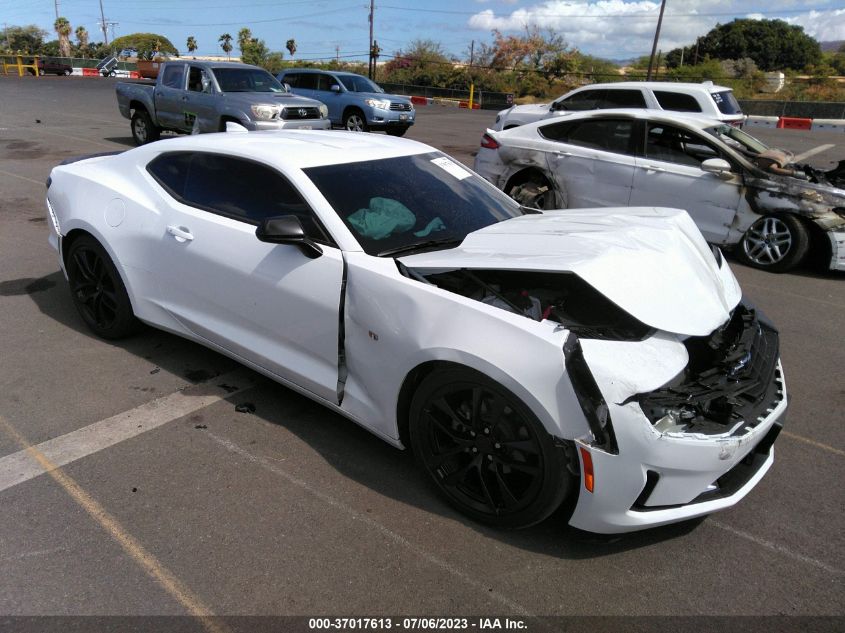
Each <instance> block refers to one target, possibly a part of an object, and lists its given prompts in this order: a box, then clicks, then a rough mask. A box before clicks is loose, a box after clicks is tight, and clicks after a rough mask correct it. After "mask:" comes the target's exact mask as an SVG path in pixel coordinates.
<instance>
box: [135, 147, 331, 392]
mask: <svg viewBox="0 0 845 633" xmlns="http://www.w3.org/2000/svg"><path fill="white" fill-rule="evenodd" d="M148 172H149V173H150V175H151V177H152V178H153V179H154V180H156V181H157V182H158V184H159V185H160V187H161V190H160V191H161V204H160V205H159V207H160V211H161V213H160V215H159V226H157V227H156V229H155V231H154V243H153V249H152V250H153V252H151V253H150V263H151V265H152V266H153V267H154V270H155V274H156V276H157V278H158V283H159V286H160V297H159V303H160V305H161V307H163V308H164V309H165V310H167V311H168V312H169V313H170V314H171V315H172V316H173V317H174V318H175V319H177V320H178V321H179V322H180V323H181V324H182V325H183V326H184V327H185V328H186V329H187V330H189V331H190V332H191V333H193V334H194V335H196V336H198V337H200V338H201V339H204V340H207V341H210V342H212V343H214V344H215V345H219V346H220V347H222V348H224V349H225V350H228V351H229V352H232V353H234V354H236V355H237V356H239V357H241V358H244V359H246V360H248V361H251V362H253V363H255V364H256V365H259V366H261V367H263V368H265V369H268V370H270V371H271V372H273V373H275V374H277V375H279V376H281V377H282V378H285V379H287V380H289V381H291V382H293V383H295V384H297V385H299V386H301V387H303V388H305V389H307V390H308V391H310V392H312V393H314V394H316V395H318V396H320V397H322V398H325V399H327V400H330V401H333V402H334V401H336V388H337V367H338V330H339V316H340V312H339V305H340V294H341V283H342V279H343V268H344V265H343V257H342V254H341V252H340V250H339V249H338V248H336V247H335V246H334V245H333V242H332V241H331V239H330V238H329V236H328V235H327V233H326V232H325V230H324V229H323V228H322V225H321V224H320V223H319V220H318V219H317V218H316V216H315V215H314V214H313V212H312V211H311V209H310V207H309V205H308V204H307V203H306V202H305V200H304V199H303V198H302V196H301V195H300V194H299V193H298V191H297V190H296V189H295V188H294V187H293V186H292V185H291V183H290V182H289V181H288V180H287V179H286V178H285V177H284V176H283V175H282V174H280V173H279V172H276V171H274V170H272V169H270V168H268V167H267V166H265V165H262V164H259V163H256V162H253V161H250V160H247V159H242V158H235V157H230V156H222V155H218V154H210V153H204V152H191V153H189V152H176V153H168V154H163V155H162V156H160V157H158V158H157V159H155V160H154V161H152V162H151V163H150V166H149V167H148ZM281 215H296V216H298V217H299V218H300V220H301V221H302V223H303V227H304V228H305V230H306V232H307V233H308V234H309V235H310V236H311V237H313V238H314V239H315V240H316V241H318V242H321V243H322V250H323V254H322V255H321V256H320V257H317V258H316V259H311V258H309V257H307V256H306V255H305V254H303V252H302V251H301V250H300V249H299V248H298V247H297V246H295V245H290V244H268V243H264V242H261V241H259V240H258V239H257V238H256V236H255V229H256V226H257V225H258V223H259V221H260V219H262V218H264V217H274V216H281Z"/></svg>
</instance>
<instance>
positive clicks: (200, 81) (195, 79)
mask: <svg viewBox="0 0 845 633" xmlns="http://www.w3.org/2000/svg"><path fill="white" fill-rule="evenodd" d="M188 90H190V91H191V92H208V93H210V92H211V79H210V78H209V76H208V73H207V72H205V71H204V70H203V69H202V68H197V67H196V66H191V69H190V71H189V72H188Z"/></svg>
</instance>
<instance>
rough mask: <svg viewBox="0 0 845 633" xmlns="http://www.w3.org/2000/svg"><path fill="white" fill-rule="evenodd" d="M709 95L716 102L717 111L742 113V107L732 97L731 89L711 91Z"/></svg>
mask: <svg viewBox="0 0 845 633" xmlns="http://www.w3.org/2000/svg"><path fill="white" fill-rule="evenodd" d="M710 96H711V97H713V101H715V102H716V105H717V106H718V107H719V112H721V113H722V114H742V108H741V107H740V105H739V101H737V100H736V97H734V93H733V91H732V90H724V91H722V92H712V93H710Z"/></svg>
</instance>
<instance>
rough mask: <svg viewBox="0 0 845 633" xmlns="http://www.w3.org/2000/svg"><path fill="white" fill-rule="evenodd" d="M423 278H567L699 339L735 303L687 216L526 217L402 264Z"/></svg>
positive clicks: (666, 212) (595, 212) (634, 212)
mask: <svg viewBox="0 0 845 633" xmlns="http://www.w3.org/2000/svg"><path fill="white" fill-rule="evenodd" d="M400 261H401V262H402V264H403V265H405V266H407V267H408V268H412V269H414V270H417V271H419V272H421V273H423V274H426V272H427V271H433V270H454V269H459V268H469V269H497V270H526V271H558V272H572V273H575V274H576V275H578V276H579V277H581V278H582V279H583V280H584V281H586V282H587V283H589V284H590V285H591V286H593V287H594V288H595V289H596V290H598V291H599V292H601V293H602V294H603V295H604V296H606V297H607V298H608V299H610V300H611V301H613V302H614V303H616V304H617V305H618V306H619V307H621V308H622V309H623V310H625V311H627V312H628V313H629V314H631V315H632V316H634V317H636V318H637V319H639V320H640V321H642V322H643V323H645V324H647V325H650V326H651V327H654V328H657V329H659V330H665V331H667V332H673V333H676V334H682V335H688V336H704V335H707V334H710V333H711V332H712V331H713V330H715V329H716V328H717V327H719V326H720V325H721V324H723V323H724V322H725V321H726V320H727V319H728V317H729V313H730V311H731V310H733V308H734V307H735V306H736V304H737V303H739V300H740V298H741V291H740V288H739V284H738V283H737V281H736V278H735V277H734V276H733V273H732V272H731V271H730V269H729V268H728V265H727V263H723V264H722V267H721V268H720V267H719V266H718V265H717V263H716V259H715V258H714V257H713V254H712V252H711V250H710V247H709V246H708V245H707V243H706V242H705V241H704V238H703V237H702V236H701V233H700V232H699V230H698V228H696V226H695V224H694V223H693V221H692V219H691V218H690V217H689V215H688V214H687V212H686V211H682V210H680V209H663V208H651V207H649V208H619V209H613V208H610V209H570V210H565V211H547V212H545V213H543V214H537V215H525V216H522V217H518V218H513V219H510V220H506V221H504V222H499V223H497V224H493V225H491V226H488V227H485V228H483V229H480V230H478V231H474V232H473V233H470V234H469V235H467V236H466V238H465V239H464V241H463V242H462V243H461V245H460V246H459V247H457V248H453V249H448V250H441V251H432V252H428V253H419V254H416V255H409V256H407V257H402V258H400Z"/></svg>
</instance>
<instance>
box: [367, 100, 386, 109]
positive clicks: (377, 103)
mask: <svg viewBox="0 0 845 633" xmlns="http://www.w3.org/2000/svg"><path fill="white" fill-rule="evenodd" d="M364 103H366V104H367V105H368V106H370V107H371V108H380V109H381V110H389V109H390V101H388V100H387V99H365V100H364Z"/></svg>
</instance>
